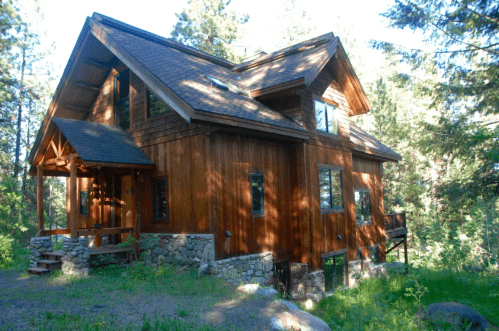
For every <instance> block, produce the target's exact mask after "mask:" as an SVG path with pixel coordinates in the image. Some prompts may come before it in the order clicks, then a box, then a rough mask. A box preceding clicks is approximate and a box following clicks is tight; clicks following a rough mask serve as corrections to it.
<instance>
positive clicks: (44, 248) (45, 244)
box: [29, 236, 54, 268]
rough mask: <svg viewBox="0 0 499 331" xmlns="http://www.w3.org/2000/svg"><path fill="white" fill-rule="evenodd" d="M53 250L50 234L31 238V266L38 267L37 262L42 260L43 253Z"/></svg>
mask: <svg viewBox="0 0 499 331" xmlns="http://www.w3.org/2000/svg"><path fill="white" fill-rule="evenodd" d="M53 251H54V247H53V246H52V238H51V237H50V236H47V237H36V238H31V240H30V242H29V266H30V267H31V268H36V267H37V266H38V265H37V262H38V261H40V260H42V253H45V252H53Z"/></svg>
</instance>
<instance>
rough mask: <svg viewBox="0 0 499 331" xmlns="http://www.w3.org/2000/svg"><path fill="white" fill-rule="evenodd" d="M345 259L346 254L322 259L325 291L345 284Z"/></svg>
mask: <svg viewBox="0 0 499 331" xmlns="http://www.w3.org/2000/svg"><path fill="white" fill-rule="evenodd" d="M346 261H347V259H346V254H339V255H335V256H331V257H328V258H326V259H324V261H323V262H324V278H325V285H326V292H329V291H332V290H335V289H337V288H339V287H342V286H345V285H346V278H345V274H346Z"/></svg>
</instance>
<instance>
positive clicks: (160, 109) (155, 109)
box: [147, 90, 170, 117]
mask: <svg viewBox="0 0 499 331" xmlns="http://www.w3.org/2000/svg"><path fill="white" fill-rule="evenodd" d="M169 110H170V108H168V106H167V105H165V104H164V102H163V101H161V100H160V99H158V97H157V96H156V95H154V93H152V92H151V91H149V90H147V117H153V116H156V115H159V114H163V113H166V112H168V111H169Z"/></svg>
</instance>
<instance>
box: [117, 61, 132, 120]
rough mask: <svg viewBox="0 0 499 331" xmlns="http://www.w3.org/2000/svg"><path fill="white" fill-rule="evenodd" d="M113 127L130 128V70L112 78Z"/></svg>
mask: <svg viewBox="0 0 499 331" xmlns="http://www.w3.org/2000/svg"><path fill="white" fill-rule="evenodd" d="M114 125H119V126H120V127H122V128H123V129H125V130H126V129H128V128H130V70H128V69H127V70H125V71H122V72H120V73H119V74H118V75H116V76H114Z"/></svg>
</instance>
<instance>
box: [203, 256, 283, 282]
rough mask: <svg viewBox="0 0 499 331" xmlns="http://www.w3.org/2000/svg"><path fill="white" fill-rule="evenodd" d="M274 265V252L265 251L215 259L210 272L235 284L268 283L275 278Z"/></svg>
mask: <svg viewBox="0 0 499 331" xmlns="http://www.w3.org/2000/svg"><path fill="white" fill-rule="evenodd" d="M273 267H274V263H273V255H272V253H271V252H264V253H260V254H252V255H243V256H237V257H232V258H229V259H225V260H218V261H215V262H214V263H213V264H212V265H210V273H211V274H212V275H215V276H216V277H219V278H222V279H225V280H226V281H227V282H230V283H234V284H242V283H258V284H261V285H266V284H267V283H268V282H269V280H270V279H271V278H273V277H272V276H273V272H272V268H273Z"/></svg>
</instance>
